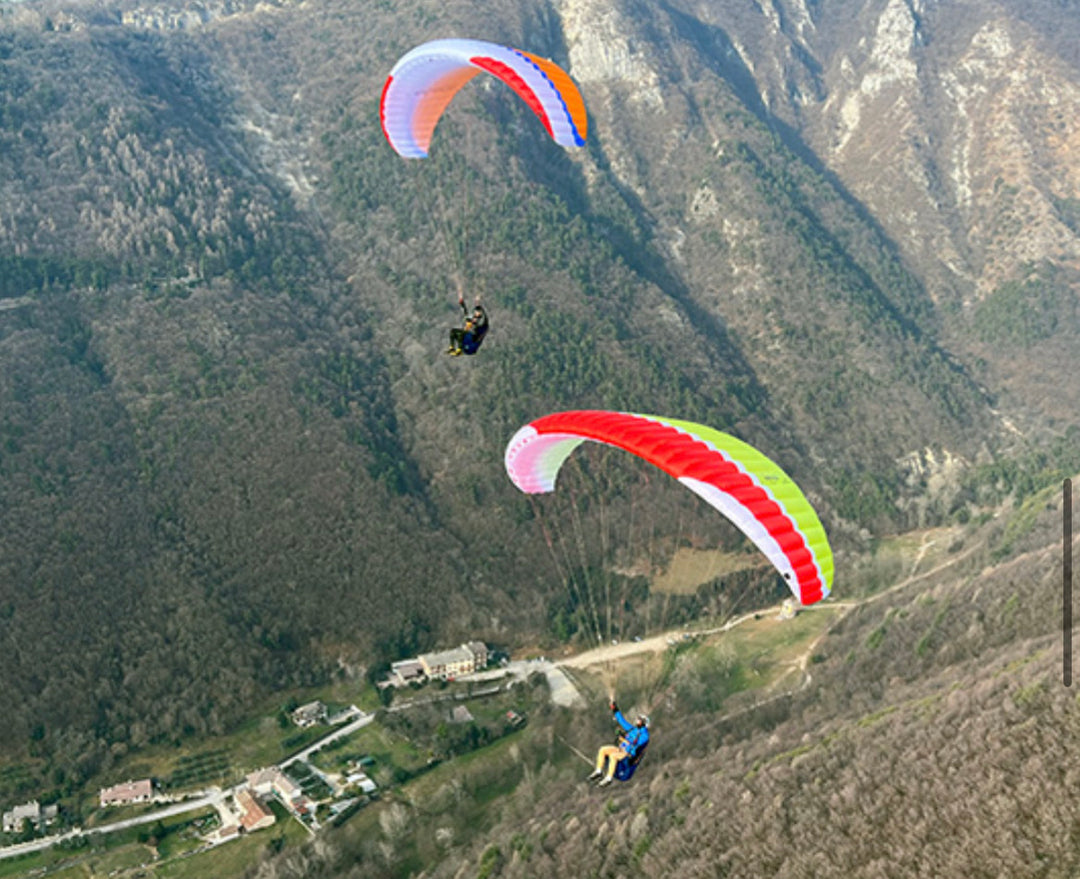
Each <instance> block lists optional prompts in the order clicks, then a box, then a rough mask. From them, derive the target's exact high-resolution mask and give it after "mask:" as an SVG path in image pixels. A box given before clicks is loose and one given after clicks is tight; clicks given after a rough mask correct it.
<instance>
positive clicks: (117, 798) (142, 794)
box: [99, 778, 154, 808]
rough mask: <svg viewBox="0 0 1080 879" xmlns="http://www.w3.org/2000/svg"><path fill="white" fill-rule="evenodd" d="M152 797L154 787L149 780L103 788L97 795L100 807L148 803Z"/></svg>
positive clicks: (127, 782) (144, 779)
mask: <svg viewBox="0 0 1080 879" xmlns="http://www.w3.org/2000/svg"><path fill="white" fill-rule="evenodd" d="M153 796H154V785H153V783H152V782H151V781H150V779H149V778H143V779H140V780H139V781H125V782H124V783H123V784H114V785H113V786H112V787H103V788H102V789H101V792H100V794H99V799H100V802H101V807H102V808H105V807H106V806H124V805H127V804H128V803H148V802H149V801H150V799H151V798H152V797H153Z"/></svg>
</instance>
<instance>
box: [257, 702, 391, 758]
mask: <svg viewBox="0 0 1080 879" xmlns="http://www.w3.org/2000/svg"><path fill="white" fill-rule="evenodd" d="M357 713H358V714H359V716H358V717H357V718H356V720H354V721H352V722H351V723H347V724H345V726H342V727H339V728H338V729H336V730H334V731H333V732H332V733H329V734H328V735H325V736H323V737H322V738H321V739H319V740H318V741H317V742H314V743H313V744H311V745H308V746H307V747H306V748H304V750H302V751H298V752H297V753H295V754H293V755H292V756H291V757H286V758H285V759H284V760H282V761H281V762H280V763H278V764H277V765H278V767H279V768H281V769H284V768H285V767H286V766H291V765H292V764H293V763H296V762H297V761H298V760H307V758H308V757H310V756H311V755H312V754H314V753H315V752H316V751H319V750H321V749H322V748H325V747H326V746H327V745H329V744H330V743H331V742H333V741H336V740H337V739H342V738H345V736H351V735H352V734H353V733H354V732H356V731H357V730H358V729H362V728H363V727H365V726H367V725H368V724H369V723H371V721H373V720H374V719H375V715H374V714H365V713H364V712H363V711H360V710H359V709H357Z"/></svg>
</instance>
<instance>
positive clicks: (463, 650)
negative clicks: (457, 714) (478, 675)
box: [419, 641, 487, 681]
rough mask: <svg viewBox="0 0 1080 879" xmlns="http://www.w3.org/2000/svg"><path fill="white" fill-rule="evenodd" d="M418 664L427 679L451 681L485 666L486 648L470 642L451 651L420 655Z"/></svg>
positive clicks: (479, 642) (481, 643) (479, 643)
mask: <svg viewBox="0 0 1080 879" xmlns="http://www.w3.org/2000/svg"><path fill="white" fill-rule="evenodd" d="M419 660H420V664H421V665H422V666H423V668H424V674H425V675H427V677H429V678H439V679H441V680H444V681H445V680H452V679H453V678H456V677H459V676H460V675H467V674H472V673H473V672H474V671H478V670H480V669H482V668H483V667H484V666H486V665H487V646H486V645H485V644H483V642H481V641H470V642H469V643H468V644H462V645H461V646H460V647H455V648H454V649H453V650H442V651H439V652H437V653H421V654H420V656H419Z"/></svg>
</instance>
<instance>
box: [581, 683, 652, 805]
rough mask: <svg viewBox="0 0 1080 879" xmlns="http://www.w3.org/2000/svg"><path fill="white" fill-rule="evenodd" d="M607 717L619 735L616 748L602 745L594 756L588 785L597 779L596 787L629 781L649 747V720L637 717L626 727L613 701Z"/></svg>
mask: <svg viewBox="0 0 1080 879" xmlns="http://www.w3.org/2000/svg"><path fill="white" fill-rule="evenodd" d="M611 713H612V716H613V717H614V719H615V722H616V723H617V724H618V725H619V727H620V728H621V729H622V733H620V735H619V738H618V744H615V745H605V746H604V747H602V748H601V749H600V750H599V751H598V752H597V753H596V769H594V770H593V772H592V774H591V775H590V776H589V781H595V780H596V779H600V782H599V786H600V787H603V786H604V785H608V784H611V782H612V779H613V778H618V779H619V781H629V780H630V776H632V775H633V774H634V770H635V769H636V768H637V765H638V763H639V762H640V761H641V758H642V757H643V756H644V755H645V748H646V747H647V746H648V744H649V718H648V717H647V716H646V715H644V714H639V715H638V716H637V718H636V720H635V721H634V722H633V723H630V721H628V720H627V719H626V718H625V717H623V714H622V712H621V711H619V706H618V705H616V704H615V700H614V699H612V700H611ZM605 767H606V768H605Z"/></svg>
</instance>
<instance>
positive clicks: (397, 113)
mask: <svg viewBox="0 0 1080 879" xmlns="http://www.w3.org/2000/svg"><path fill="white" fill-rule="evenodd" d="M481 71H485V72H487V73H490V74H491V75H492V76H495V77H497V78H498V79H501V80H502V81H503V82H505V83H506V84H507V85H508V86H510V88H512V89H513V90H514V91H515V92H516V93H517V94H518V95H519V96H520V97H521V99H522V100H523V101H525V103H526V104H528V105H529V107H530V108H531V109H532V111H533V112H534V113H535V114H536V115H537V116H538V117H539V118H540V121H541V122H542V123H543V124H544V128H545V129H546V130H547V133H548V134H549V135H550V136H551V137H552V138H553V139H554V140H555V142H556V143H558V144H559V145H560V146H564V147H578V146H583V145H584V143H585V137H586V133H587V125H588V123H587V117H586V113H585V102H584V100H582V97H581V93H580V92H579V91H578V88H577V86H576V85H574V82H573V80H572V79H571V78H570V76H569V75H568V74H567V73H566V71H564V70H563V69H562V68H560V67H559V66H558V65H557V64H555V63H554V62H552V61H549V60H547V59H546V58H540V57H538V56H536V55H531V54H530V53H528V52H523V51H521V50H519V49H513V48H511V47H509V46H500V45H498V44H497V43H487V42H484V41H482V40H458V39H451V40H433V41H432V42H430V43H424V44H423V45H421V46H417V47H416V48H415V49H413V50H411V51H410V52H407V53H406V54H405V55H403V56H402V57H401V58H400V59H399V60H398V62H397V64H395V65H394V68H393V70H391V71H390V75H389V76H388V77H387V79H386V84H385V85H384V86H383V92H382V99H381V101H380V103H379V117H380V119H381V121H382V127H383V133H384V134H385V135H386V139H387V140H388V141H389V142H390V145H391V146H392V147H393V148H394V150H396V151H397V153H398V154H399V155H401V156H404V157H405V158H410V159H422V158H425V157H426V156H427V154H428V148H429V147H430V145H431V137H432V134H433V133H434V131H435V126H436V125H437V124H438V122H439V118H440V117H441V116H442V114H443V111H444V110H445V109H446V107H447V105H448V104H449V103H450V102H451V101H452V100H453V98H454V95H456V94H457V93H458V92H459V91H460V90H461V88H462V86H464V85H465V83H467V82H468V81H469V80H470V79H472V78H473V77H474V76H476V75H477V74H478V73H480V72H481Z"/></svg>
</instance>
